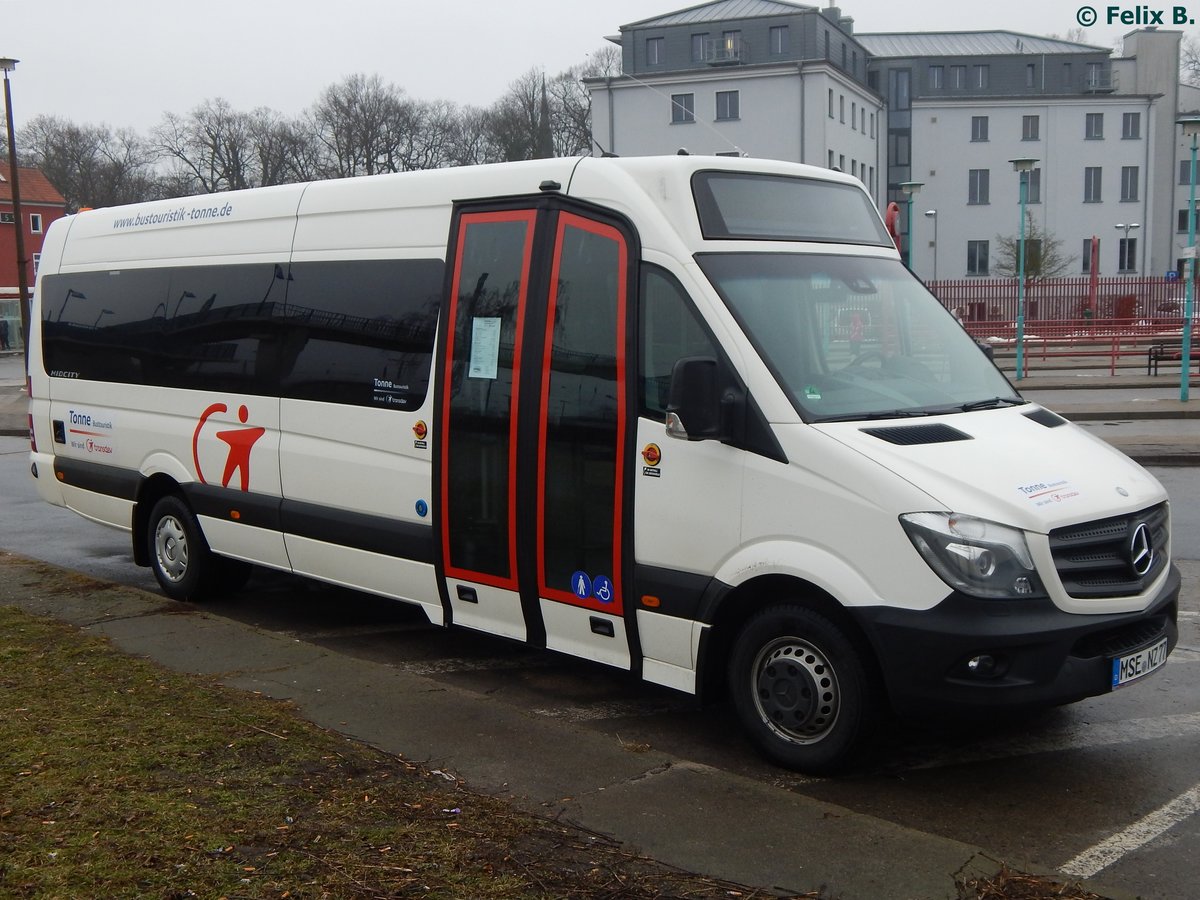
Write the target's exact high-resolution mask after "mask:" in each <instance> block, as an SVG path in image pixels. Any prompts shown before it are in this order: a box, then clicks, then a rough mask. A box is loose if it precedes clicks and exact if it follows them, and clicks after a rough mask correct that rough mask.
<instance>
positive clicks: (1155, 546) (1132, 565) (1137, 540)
mask: <svg viewBox="0 0 1200 900" xmlns="http://www.w3.org/2000/svg"><path fill="white" fill-rule="evenodd" d="M1167 542H1168V528H1167V504H1165V503H1160V504H1159V505H1158V506H1152V507H1150V508H1149V509H1144V510H1141V511H1140V512H1136V513H1128V514H1126V515H1123V516H1113V517H1112V518H1109V519H1099V520H1097V521H1095V522H1084V523H1083V524H1081V525H1069V526H1067V527H1065V528H1056V529H1054V530H1053V531H1051V532H1050V552H1051V553H1052V554H1053V556H1054V567H1055V568H1056V569H1057V570H1058V577H1059V579H1060V580H1061V581H1062V585H1063V588H1064V589H1065V590H1066V592H1067V593H1068V594H1069V595H1070V596H1072V597H1075V598H1078V599H1081V600H1083V599H1096V598H1101V597H1125V596H1130V595H1133V594H1140V593H1141V592H1142V591H1144V590H1145V589H1146V588H1147V586H1149V584H1150V583H1151V582H1152V581H1154V579H1155V578H1157V577H1158V576H1159V574H1160V573H1161V572H1162V570H1163V568H1164V567H1165V566H1166V565H1167ZM1147 552H1148V553H1149V554H1150V555H1149V557H1147V556H1146V553H1147Z"/></svg>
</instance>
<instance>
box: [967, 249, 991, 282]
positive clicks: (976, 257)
mask: <svg viewBox="0 0 1200 900" xmlns="http://www.w3.org/2000/svg"><path fill="white" fill-rule="evenodd" d="M967 274H968V275H986V274H988V242H987V241H967Z"/></svg>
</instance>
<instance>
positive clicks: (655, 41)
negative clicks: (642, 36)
mask: <svg viewBox="0 0 1200 900" xmlns="http://www.w3.org/2000/svg"><path fill="white" fill-rule="evenodd" d="M663 44H664V39H663V38H660V37H656V38H647V39H646V65H648V66H660V65H662V64H663V62H665V59H664V58H663Z"/></svg>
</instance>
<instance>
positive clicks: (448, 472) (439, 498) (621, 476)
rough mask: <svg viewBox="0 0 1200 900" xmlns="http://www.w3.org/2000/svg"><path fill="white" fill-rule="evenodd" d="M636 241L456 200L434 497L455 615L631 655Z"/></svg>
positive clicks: (585, 217)
mask: <svg viewBox="0 0 1200 900" xmlns="http://www.w3.org/2000/svg"><path fill="white" fill-rule="evenodd" d="M631 244H632V239H631V237H630V234H629V232H628V230H627V229H626V228H625V227H624V226H623V225H622V223H620V222H618V221H616V220H609V219H607V218H605V217H603V216H594V215H592V214H590V213H588V212H584V211H579V210H574V209H567V208H562V207H561V206H560V205H559V204H558V203H556V202H555V201H553V200H546V201H541V202H538V203H537V204H535V205H533V206H532V207H529V208H508V209H495V208H492V209H483V210H478V211H476V210H470V209H466V210H461V211H460V212H459V214H458V216H457V219H456V227H455V230H454V260H453V264H452V268H451V285H450V294H449V297H448V300H447V307H446V310H445V316H444V318H443V321H444V322H445V323H446V327H445V334H444V335H443V348H442V356H441V363H440V365H441V372H440V374H441V379H440V381H441V384H440V394H439V406H438V413H439V419H440V422H439V425H440V427H439V429H438V431H439V437H438V456H437V458H438V466H439V471H438V493H437V495H436V511H437V515H438V518H437V527H438V529H439V537H440V561H439V564H440V566H441V572H440V575H441V580H442V584H443V586H444V589H445V595H444V602H445V603H446V606H447V612H448V618H449V619H451V620H452V621H454V622H455V623H457V624H460V625H465V626H467V627H472V628H478V629H480V630H484V631H488V632H492V633H498V634H502V635H505V636H508V637H515V638H519V639H522V640H528V641H530V642H531V643H538V644H541V643H545V644H546V645H547V646H549V647H552V648H555V649H559V650H563V651H565V652H570V653H574V654H576V655H580V656H586V657H589V658H594V659H598V660H600V661H603V662H607V663H609V664H612V665H619V666H623V667H628V666H629V665H630V660H631V654H630V644H631V637H632V636H631V634H630V631H631V629H627V628H626V621H627V619H626V615H625V613H626V601H625V592H626V586H627V581H628V569H629V559H628V553H629V551H628V548H629V547H631V546H632V544H631V541H630V531H629V525H628V523H629V521H630V514H631V512H632V508H631V507H632V504H631V503H630V502H629V497H628V491H629V475H628V468H629V467H628V459H629V454H630V447H629V441H630V439H631V436H630V434H629V432H628V427H627V422H628V421H629V414H628V407H629V399H630V394H629V389H628V381H629V372H630V366H631V363H632V360H630V359H628V358H627V353H626V348H627V346H629V331H630V325H631V321H630V313H629V304H630V300H631V297H632V292H631V277H632V274H633V273H632V263H631V258H632V257H631Z"/></svg>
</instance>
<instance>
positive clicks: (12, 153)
mask: <svg viewBox="0 0 1200 900" xmlns="http://www.w3.org/2000/svg"><path fill="white" fill-rule="evenodd" d="M18 62H20V60H17V59H9V58H7V57H4V58H0V69H2V70H3V71H4V114H5V121H6V122H7V124H8V168H9V175H11V176H12V203H13V222H14V223H16V233H17V291H18V294H19V296H18V299H17V304H18V306H20V308H21V344H22V346H23V347H24V348H25V354H26V356H28V354H29V305H28V300H27V298H28V296H29V277H28V275H27V274H26V272H25V264H26V263H25V226H24V223H23V222H22V215H21V182H20V180H19V178H18V172H17V137H16V132H15V131H14V130H13V110H12V90H11V89H10V88H9V86H8V73H9V72H11V71H12V70H13V69H15V68H16V67H17V63H18Z"/></svg>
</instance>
